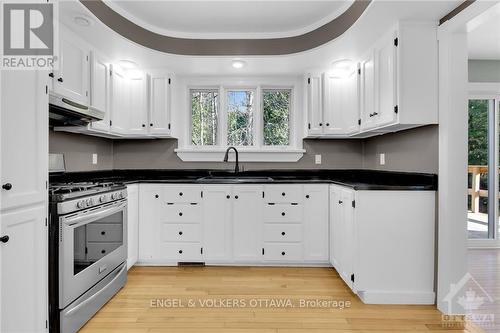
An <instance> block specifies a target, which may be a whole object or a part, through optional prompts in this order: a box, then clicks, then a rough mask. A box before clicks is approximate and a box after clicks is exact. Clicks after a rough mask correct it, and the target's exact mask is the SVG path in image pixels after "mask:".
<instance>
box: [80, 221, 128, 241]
mask: <svg viewBox="0 0 500 333" xmlns="http://www.w3.org/2000/svg"><path fill="white" fill-rule="evenodd" d="M122 240H123V226H122V225H121V224H107V223H97V224H96V223H91V224H89V225H87V241H88V242H108V243H109V242H121V241H122Z"/></svg>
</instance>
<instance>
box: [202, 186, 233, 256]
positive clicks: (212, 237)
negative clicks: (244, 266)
mask: <svg viewBox="0 0 500 333" xmlns="http://www.w3.org/2000/svg"><path fill="white" fill-rule="evenodd" d="M233 201H234V198H233V196H232V193H231V186H223V185H213V186H205V187H204V188H203V254H204V256H205V261H206V262H208V263H210V262H211V261H228V260H231V243H232V234H231V206H232V203H233Z"/></svg>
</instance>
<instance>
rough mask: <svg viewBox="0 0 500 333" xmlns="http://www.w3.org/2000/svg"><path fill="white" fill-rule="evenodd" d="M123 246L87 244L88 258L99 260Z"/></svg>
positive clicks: (117, 244) (118, 244)
mask: <svg viewBox="0 0 500 333" xmlns="http://www.w3.org/2000/svg"><path fill="white" fill-rule="evenodd" d="M122 245H123V244H122V243H87V251H88V252H87V258H88V259H89V260H99V259H101V258H102V257H104V256H106V255H107V254H109V253H111V252H113V251H114V250H116V249H117V248H119V247H120V246H122Z"/></svg>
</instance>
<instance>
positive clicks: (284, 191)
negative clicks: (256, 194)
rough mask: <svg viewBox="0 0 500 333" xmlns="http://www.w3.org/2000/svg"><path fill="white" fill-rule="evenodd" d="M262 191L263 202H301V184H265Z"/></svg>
mask: <svg viewBox="0 0 500 333" xmlns="http://www.w3.org/2000/svg"><path fill="white" fill-rule="evenodd" d="M264 193H265V197H264V200H265V202H273V203H278V202H302V186H301V185H267V186H265V187H264Z"/></svg>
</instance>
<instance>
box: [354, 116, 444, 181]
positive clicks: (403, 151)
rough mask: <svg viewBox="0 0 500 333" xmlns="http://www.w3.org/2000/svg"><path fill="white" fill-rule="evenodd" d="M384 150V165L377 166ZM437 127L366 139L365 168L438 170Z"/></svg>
mask: <svg viewBox="0 0 500 333" xmlns="http://www.w3.org/2000/svg"><path fill="white" fill-rule="evenodd" d="M380 153H385V165H380V163H379V161H380V156H379V154H380ZM438 157H439V127H438V126H437V125H431V126H425V127H420V128H415V129H412V130H407V131H403V132H397V133H391V134H385V135H381V136H377V137H373V138H370V139H367V140H365V142H364V144H363V167H364V168H365V169H377V170H391V171H412V172H429V173H436V174H437V173H438Z"/></svg>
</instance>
